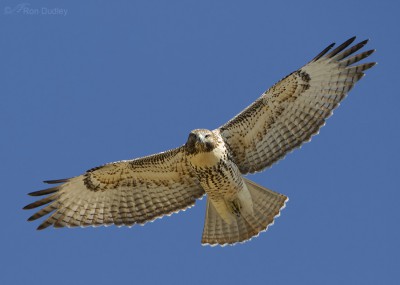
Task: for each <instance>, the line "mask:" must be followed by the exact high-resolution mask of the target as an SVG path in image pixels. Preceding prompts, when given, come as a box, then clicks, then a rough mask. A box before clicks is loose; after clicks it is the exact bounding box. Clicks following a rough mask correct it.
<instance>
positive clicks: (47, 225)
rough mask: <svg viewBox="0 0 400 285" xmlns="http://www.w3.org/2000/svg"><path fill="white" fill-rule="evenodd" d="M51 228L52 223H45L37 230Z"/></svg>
mask: <svg viewBox="0 0 400 285" xmlns="http://www.w3.org/2000/svg"><path fill="white" fill-rule="evenodd" d="M49 226H51V224H50V223H46V222H44V223H42V224H40V225H39V226H38V227H37V228H36V229H37V230H38V231H41V230H44V229H45V228H48V227H49Z"/></svg>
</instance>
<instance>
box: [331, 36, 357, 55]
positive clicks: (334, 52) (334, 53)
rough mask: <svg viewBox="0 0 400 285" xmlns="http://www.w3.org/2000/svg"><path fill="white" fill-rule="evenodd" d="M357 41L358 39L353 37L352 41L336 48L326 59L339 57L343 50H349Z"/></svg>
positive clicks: (349, 40)
mask: <svg viewBox="0 0 400 285" xmlns="http://www.w3.org/2000/svg"><path fill="white" fill-rule="evenodd" d="M355 39H356V37H352V38H350V39H348V40H347V41H345V42H344V43H342V44H341V45H340V46H338V47H337V48H335V49H334V50H333V51H331V52H330V53H329V54H327V55H326V57H328V58H332V57H334V56H335V55H337V54H338V53H339V52H341V51H342V50H344V49H345V48H347V47H348V46H349V45H351V44H352V43H353V42H354V40H355Z"/></svg>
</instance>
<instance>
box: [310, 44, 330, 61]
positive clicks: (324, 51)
mask: <svg viewBox="0 0 400 285" xmlns="http://www.w3.org/2000/svg"><path fill="white" fill-rule="evenodd" d="M334 46H335V43H331V44H330V45H329V46H327V47H326V48H325V49H324V50H323V51H321V52H320V53H319V54H318V55H317V56H316V57H314V58H313V59H312V60H311V61H317V60H318V59H320V58H321V57H323V56H324V55H325V54H326V53H327V52H328V51H329V50H330V49H331V48H333V47H334Z"/></svg>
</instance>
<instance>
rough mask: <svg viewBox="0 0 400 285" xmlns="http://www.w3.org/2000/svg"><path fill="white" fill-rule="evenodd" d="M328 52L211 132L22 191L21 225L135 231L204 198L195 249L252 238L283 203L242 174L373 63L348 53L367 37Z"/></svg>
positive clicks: (307, 129)
mask: <svg viewBox="0 0 400 285" xmlns="http://www.w3.org/2000/svg"><path fill="white" fill-rule="evenodd" d="M354 40H355V37H353V38H351V39H349V40H347V41H346V42H344V43H343V44H342V45H340V46H338V47H336V48H335V49H333V50H331V49H332V47H333V46H334V44H331V45H329V46H328V47H327V48H325V49H324V50H323V51H322V52H321V53H319V54H318V55H317V56H316V57H315V58H314V59H313V60H311V61H310V62H309V63H307V64H306V65H305V66H303V67H302V68H300V69H298V70H297V71H295V72H293V73H291V74H289V75H288V76H286V77H285V78H283V79H282V80H281V81H279V82H278V83H276V84H275V85H274V86H273V87H271V88H270V89H269V90H267V91H266V92H265V93H263V94H262V96H261V97H260V98H258V99H257V100H256V101H255V102H254V103H252V104H251V105H250V106H248V107H247V108H246V109H245V110H243V111H242V112H241V113H239V114H238V115H237V116H236V117H234V118H233V119H231V120H230V121H229V122H227V123H226V124H224V125H223V126H221V127H219V128H217V129H215V130H212V131H211V130H206V129H196V130H193V131H191V132H190V134H189V137H188V139H187V141H186V143H185V144H184V145H182V146H180V147H178V148H175V149H172V150H168V151H165V152H161V153H158V154H153V155H150V156H146V157H141V158H137V159H133V160H123V161H118V162H113V163H108V164H105V165H102V166H99V167H95V168H92V169H90V170H88V171H86V172H85V173H84V174H82V175H79V176H76V177H72V178H68V179H60V180H51V181H45V183H49V184H59V185H56V186H54V187H52V188H49V189H45V190H41V191H36V192H32V193H29V195H31V196H45V197H44V198H41V199H40V200H38V201H36V202H33V203H31V204H29V205H27V206H25V207H24V209H33V208H37V207H42V206H43V207H42V208H41V209H40V210H39V211H38V212H36V213H35V214H34V215H32V216H31V217H30V218H29V219H28V220H29V221H34V220H36V219H39V218H41V217H44V216H46V215H49V216H47V218H46V219H45V220H44V221H43V222H42V223H41V224H40V225H39V227H38V229H39V230H42V229H45V228H47V227H49V226H53V227H55V228H60V227H86V226H100V225H111V224H114V225H116V226H133V225H135V224H145V223H147V222H150V221H153V220H155V219H157V218H161V217H163V216H165V215H171V214H172V213H176V212H179V211H181V210H185V209H187V208H189V207H191V206H193V205H194V204H195V201H196V199H198V198H201V197H203V196H204V195H205V194H207V206H206V207H207V209H206V217H205V223H204V230H203V236H202V241H201V242H202V244H205V245H212V246H213V245H227V244H230V245H231V244H235V243H238V242H244V241H247V240H249V239H251V238H252V237H255V236H258V235H259V233H260V232H263V231H265V230H266V229H267V228H268V226H269V225H272V224H273V222H274V218H275V217H277V216H279V214H280V211H281V210H282V209H283V208H284V207H285V203H286V202H287V200H288V198H287V197H286V196H285V195H282V194H279V193H276V192H274V191H271V190H269V189H267V188H265V187H263V186H260V185H258V184H256V183H255V182H253V181H250V180H249V179H247V178H245V177H244V176H243V175H246V174H249V173H255V172H258V171H261V170H264V169H265V168H267V167H269V166H271V165H272V164H273V163H275V162H276V161H278V160H279V159H282V158H283V157H284V156H285V155H286V154H287V153H289V152H290V151H292V150H293V149H295V148H297V147H300V146H301V145H302V144H303V143H304V142H307V141H309V140H310V139H311V137H312V136H313V135H315V134H317V133H318V131H319V129H320V128H321V127H322V126H323V125H324V124H325V120H326V119H327V118H328V117H329V116H330V115H331V114H332V111H333V110H334V109H335V108H336V107H337V106H338V105H339V103H340V102H341V101H342V100H343V99H344V97H346V94H347V93H348V91H349V90H350V89H351V88H352V87H353V86H354V84H355V83H356V82H357V81H358V80H360V79H361V78H362V77H363V76H364V73H363V72H364V71H365V70H367V69H369V68H371V67H373V66H374V65H375V63H374V62H371V63H362V64H358V65H354V64H355V63H358V62H359V61H360V60H362V59H364V58H366V57H368V56H369V55H371V54H372V53H373V52H374V51H375V50H368V51H364V52H361V53H357V54H355V53H356V52H357V51H358V50H360V49H361V48H362V47H363V46H364V45H365V44H366V43H367V41H368V40H365V41H362V42H360V43H358V44H355V45H352V46H351V44H352V43H353V41H354Z"/></svg>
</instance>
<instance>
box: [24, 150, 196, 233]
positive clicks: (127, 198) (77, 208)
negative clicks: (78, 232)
mask: <svg viewBox="0 0 400 285" xmlns="http://www.w3.org/2000/svg"><path fill="white" fill-rule="evenodd" d="M52 182H53V181H48V183H52ZM60 182H63V184H61V185H59V186H55V187H53V188H50V189H48V190H42V191H37V192H33V193H30V195H31V196H42V195H48V194H50V195H48V196H46V197H44V198H43V199H41V200H39V201H36V202H33V203H31V204H29V205H27V206H25V208H24V209H33V208H36V207H39V206H43V205H45V204H48V205H47V206H45V207H43V208H42V209H40V210H39V211H38V212H37V213H35V214H34V215H32V216H31V217H30V218H29V221H33V220H36V219H38V218H41V217H43V216H45V215H48V214H51V215H50V216H49V217H47V219H46V220H44V222H42V223H41V224H40V225H39V227H38V229H44V228H46V227H48V226H51V225H53V226H54V227H65V226H66V227H76V226H81V227H84V226H100V225H110V224H115V225H117V226H121V225H126V226H132V225H134V224H144V223H146V222H149V221H152V220H154V219H156V218H160V217H162V216H164V215H170V214H172V213H175V212H178V211H180V210H184V209H186V208H188V207H190V206H192V205H194V203H195V200H196V199H197V198H200V197H202V196H203V195H204V190H203V188H202V187H201V186H200V184H199V182H198V181H197V178H196V177H195V176H194V174H193V173H192V170H191V169H190V168H189V166H188V164H187V161H186V156H185V153H184V151H183V147H180V148H176V149H173V150H170V151H166V152H162V153H159V154H155V155H150V156H147V157H143V158H139V159H134V160H126V161H119V162H114V163H109V164H105V165H103V166H100V167H96V168H93V169H91V170H89V171H87V172H86V173H85V174H83V175H80V176H77V177H73V178H70V179H61V180H55V183H60Z"/></svg>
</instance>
